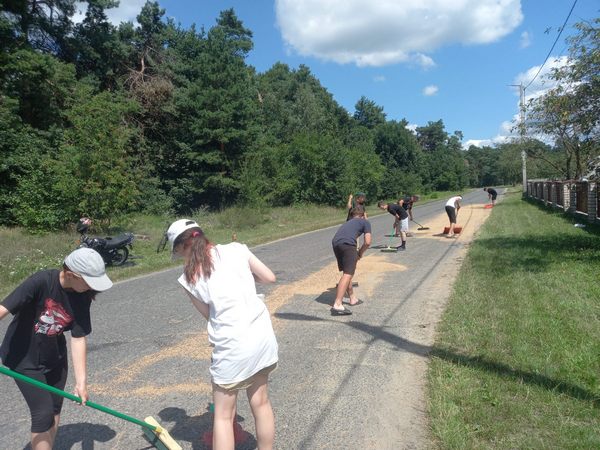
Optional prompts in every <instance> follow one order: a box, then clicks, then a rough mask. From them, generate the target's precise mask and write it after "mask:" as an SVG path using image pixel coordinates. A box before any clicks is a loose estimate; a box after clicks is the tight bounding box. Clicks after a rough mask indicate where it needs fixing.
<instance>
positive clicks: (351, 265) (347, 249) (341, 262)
mask: <svg viewBox="0 0 600 450" xmlns="http://www.w3.org/2000/svg"><path fill="white" fill-rule="evenodd" d="M351 213H352V219H350V220H348V221H346V223H344V224H343V225H342V226H341V227H340V228H339V229H338V230H337V232H336V233H335V236H333V239H332V240H331V245H332V246H333V253H334V254H335V258H336V260H337V264H338V269H339V270H340V272H342V277H341V278H340V281H339V282H338V285H337V290H336V295H335V300H334V302H333V305H332V306H331V310H330V311H331V315H332V316H347V315H350V314H352V311H350V310H349V309H347V308H345V307H344V305H343V303H342V301H343V299H344V294H347V295H348V298H349V304H350V305H351V306H354V305H359V304H360V303H362V300H359V299H358V298H356V295H355V294H354V289H353V288H352V277H353V276H354V273H355V272H356V264H357V262H358V260H359V259H360V258H362V256H363V255H364V253H365V252H366V251H367V249H368V248H369V246H370V245H371V224H370V223H369V221H368V220H367V219H365V214H364V212H363V211H362V210H361V209H359V208H353V209H352V211H351ZM361 235H364V241H363V245H362V246H361V247H360V249H359V250H358V251H357V250H356V245H357V242H358V239H359V238H360V236H361Z"/></svg>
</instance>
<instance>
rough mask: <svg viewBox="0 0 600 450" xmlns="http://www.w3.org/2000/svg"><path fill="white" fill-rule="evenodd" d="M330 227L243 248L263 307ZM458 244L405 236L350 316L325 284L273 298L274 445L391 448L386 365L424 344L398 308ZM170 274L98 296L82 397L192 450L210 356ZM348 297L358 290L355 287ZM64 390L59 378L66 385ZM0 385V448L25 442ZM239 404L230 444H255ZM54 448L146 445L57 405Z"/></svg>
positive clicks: (419, 209) (378, 224)
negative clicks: (395, 268)
mask: <svg viewBox="0 0 600 450" xmlns="http://www.w3.org/2000/svg"><path fill="white" fill-rule="evenodd" d="M486 197H487V194H486V193H484V192H482V191H476V192H473V193H469V194H466V195H465V199H464V202H463V203H464V204H469V203H484V202H485V200H486ZM444 203H445V199H444V200H440V201H435V202H432V203H429V204H425V205H419V206H416V207H415V210H414V212H415V218H416V219H417V220H418V221H419V222H420V223H422V224H424V225H426V224H427V221H428V220H432V219H433V218H434V217H436V216H439V215H440V214H443V213H444V206H443V205H444ZM342 220H343V219H342ZM370 221H371V223H372V226H373V236H374V242H373V246H378V245H385V244H387V243H388V242H389V238H386V237H384V235H385V234H389V232H390V230H391V224H392V217H391V216H390V215H389V214H384V215H381V216H376V217H373V218H371V219H370ZM459 222H460V221H459ZM411 225H412V227H416V225H414V224H411ZM336 228H337V227H331V228H327V229H323V230H318V231H315V232H310V233H305V234H302V235H299V236H295V237H293V238H288V239H283V240H279V241H275V242H273V243H270V244H265V245H261V246H258V247H255V248H253V249H252V250H253V252H254V253H255V254H256V255H257V256H258V257H259V258H260V259H262V260H263V261H264V262H265V263H266V264H267V265H268V266H270V267H271V268H272V269H273V270H274V272H275V273H276V275H277V278H278V281H277V283H276V284H275V285H273V286H266V287H265V286H260V287H259V291H260V292H263V293H265V294H266V298H267V302H269V293H271V292H272V291H273V290H274V289H277V288H278V287H280V286H283V285H286V284H292V283H301V282H302V280H306V278H307V277H308V276H309V275H310V274H314V273H316V272H318V271H320V270H322V269H324V268H325V267H326V266H328V265H330V264H331V263H332V262H333V260H334V259H333V254H332V251H331V238H332V236H333V234H334V233H335V230H336ZM440 231H441V230H439V231H438V230H432V233H433V232H440ZM460 245H461V243H460V240H458V241H454V240H447V241H445V242H442V241H440V240H439V239H421V238H416V239H411V240H409V246H408V250H407V251H406V252H403V253H397V254H389V259H390V261H395V262H398V263H402V264H406V267H407V268H406V270H404V271H402V272H400V273H394V274H393V275H390V274H387V275H385V274H384V277H383V278H382V280H381V283H380V286H378V287H377V289H375V290H374V291H373V292H372V293H371V295H370V298H368V299H366V300H367V301H368V302H367V304H365V305H361V307H362V306H364V309H358V308H361V307H356V309H355V311H356V312H355V314H354V315H353V316H351V317H350V318H349V319H347V318H332V317H331V316H330V315H329V311H328V307H327V306H326V305H327V303H328V302H329V301H330V300H331V293H332V289H331V288H333V286H330V288H329V289H325V290H323V292H322V294H321V295H317V296H315V295H312V294H311V295H306V294H302V293H301V292H300V293H299V294H298V295H294V297H293V299H292V301H287V302H285V303H283V305H282V306H281V307H280V308H279V309H278V311H277V313H276V318H277V320H278V321H279V322H280V323H281V324H282V325H281V326H278V327H277V328H276V333H277V338H278V342H279V346H280V364H279V367H278V369H277V371H276V372H275V373H274V374H273V376H272V381H271V383H270V386H271V389H270V391H271V399H272V403H273V407H274V410H275V416H276V421H277V437H276V443H277V445H276V447H277V448H280V449H314V448H323V449H325V448H327V449H338V448H344V449H352V448H369V447H370V446H371V447H372V448H377V447H376V446H379V448H382V447H381V442H388V443H389V446H385V447H386V448H398V447H396V446H395V445H394V442H395V438H394V436H393V435H390V429H393V427H391V428H390V427H389V426H387V428H386V423H384V422H385V421H386V420H387V419H386V418H389V417H391V416H393V415H394V411H397V410H399V409H401V408H402V405H398V404H389V403H390V401H391V398H392V396H389V395H387V392H389V390H390V389H394V384H393V383H394V380H395V379H396V377H395V376H394V374H390V373H389V372H388V368H390V367H393V364H390V362H391V361H394V360H395V359H398V358H402V355H403V354H410V353H415V354H426V353H427V349H426V348H421V347H420V346H418V345H416V344H414V343H411V342H408V341H406V340H404V339H403V338H401V335H402V333H401V331H402V329H403V327H404V328H406V327H407V326H414V324H407V323H406V321H405V314H404V310H403V308H407V307H408V306H406V305H407V304H408V303H407V302H408V301H409V300H410V298H411V295H412V293H413V292H414V291H415V290H416V289H417V288H418V287H419V286H421V285H422V284H423V283H427V282H429V281H430V279H431V277H432V276H434V275H435V271H436V268H437V267H439V265H440V264H443V262H444V259H445V258H446V257H447V256H448V255H449V254H450V253H451V252H452V251H453V249H455V248H457V247H460ZM369 252H378V250H376V249H374V250H369ZM381 255H384V254H381ZM386 255H387V254H386ZM166 257H168V256H167V254H166V253H165V258H166ZM180 273H181V270H180V269H171V270H167V271H163V272H159V273H154V274H151V275H148V276H143V277H140V278H136V279H132V280H128V281H124V282H120V283H117V284H115V286H114V287H113V289H111V290H110V291H109V292H107V293H104V294H101V295H99V296H98V299H97V301H96V302H95V303H94V304H93V311H92V318H93V327H94V329H93V333H92V334H91V335H90V337H89V355H88V371H89V383H90V384H91V385H92V386H93V387H103V388H99V389H97V391H96V392H92V393H91V394H92V397H91V399H92V400H94V401H96V402H98V403H101V404H104V405H106V406H108V407H111V408H113V409H117V410H119V411H122V412H124V413H127V414H131V415H133V416H135V417H139V418H144V417H145V416H148V415H152V416H154V417H155V418H156V419H157V420H159V422H161V424H163V425H164V426H165V427H166V428H167V429H169V430H170V432H171V435H172V436H173V437H174V438H175V439H176V440H177V441H179V443H180V444H181V445H182V446H183V447H184V448H193V449H202V448H206V447H205V445H204V444H203V443H202V440H203V438H205V439H206V438H207V434H206V433H207V432H208V431H210V429H211V415H210V413H209V412H208V410H207V406H208V402H209V400H210V393H209V390H208V389H209V385H208V381H209V375H208V364H209V361H208V358H207V357H205V356H203V355H204V353H206V342H204V341H202V342H198V344H197V349H196V347H195V344H194V342H196V341H194V340H195V339H197V338H198V333H199V332H201V331H202V330H204V329H205V328H206V325H205V323H204V320H203V319H202V318H201V317H200V316H199V315H198V314H197V313H196V312H195V310H194V309H193V308H192V306H191V305H190V304H189V301H188V300H187V298H186V297H185V295H184V294H183V293H182V291H181V288H180V287H179V286H178V283H177V278H178V276H179V274H180ZM359 273H360V269H359ZM357 277H358V278H359V279H360V275H357ZM358 292H359V295H361V294H360V286H359V291H358ZM413 307H414V305H413ZM340 319H341V320H340ZM8 323H9V318H7V319H5V320H4V321H2V322H0V335H2V336H3V335H4V332H5V330H6V327H7V326H8ZM204 339H205V338H204ZM186 340H187V341H186ZM190 340H191V342H192V344H191V345H190V344H189V341H190ZM185 342H188V344H185ZM178 349H179V350H178ZM196 350H197V352H198V353H196ZM188 356H189V357H188ZM71 387H72V377H71V376H70V379H69V383H68V384H67V390H69V389H70V388H71ZM140 388H143V389H140ZM0 392H2V401H1V407H0V427H1V430H2V432H1V434H0V450H4V449H7V450H8V449H23V448H26V446H27V442H28V439H29V414H28V413H27V411H26V406H25V403H24V401H23V399H22V397H21V396H20V394H19V393H18V391H17V389H16V386H15V385H14V382H13V381H12V380H11V379H9V378H7V377H1V378H0ZM238 408H239V410H238V414H239V421H240V425H241V427H242V428H243V429H244V430H246V433H243V434H240V437H239V438H240V440H241V441H244V442H242V443H240V445H238V447H237V448H239V449H246V448H255V440H254V437H253V433H254V430H253V428H254V425H253V420H252V417H251V414H250V412H249V409H248V406H247V402H246V401H245V398H244V396H243V395H240V399H239V401H238ZM388 425H389V424H388ZM384 429H385V430H384ZM380 430H384V432H385V435H383V436H382V435H381V434H380ZM248 432H249V433H248ZM369 442H371V443H372V445H369ZM55 448H56V449H71V448H84V449H92V448H94V449H105V448H115V449H128V450H129V449H142V448H148V444H147V443H145V441H144V440H143V438H142V437H141V432H140V431H139V428H138V427H137V426H135V425H132V424H129V423H127V422H124V421H122V420H119V419H116V418H113V417H111V416H108V415H105V414H102V413H100V412H97V411H94V410H91V409H90V408H83V407H78V406H76V405H74V404H72V403H70V402H68V401H67V402H66V403H65V406H64V408H63V415H62V420H61V427H60V428H59V433H58V438H57V441H56V445H55Z"/></svg>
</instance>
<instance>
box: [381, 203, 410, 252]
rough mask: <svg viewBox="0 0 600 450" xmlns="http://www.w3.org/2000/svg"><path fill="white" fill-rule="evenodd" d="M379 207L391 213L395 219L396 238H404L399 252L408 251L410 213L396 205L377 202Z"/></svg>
mask: <svg viewBox="0 0 600 450" xmlns="http://www.w3.org/2000/svg"><path fill="white" fill-rule="evenodd" d="M377 206H378V207H379V208H381V209H383V210H384V211H387V212H389V213H390V214H391V215H392V216H394V217H395V220H394V232H395V235H396V236H400V237H402V245H401V246H400V247H398V250H406V232H407V231H408V213H407V212H406V210H405V209H404V208H403V207H402V206H400V205H398V204H395V203H385V202H377Z"/></svg>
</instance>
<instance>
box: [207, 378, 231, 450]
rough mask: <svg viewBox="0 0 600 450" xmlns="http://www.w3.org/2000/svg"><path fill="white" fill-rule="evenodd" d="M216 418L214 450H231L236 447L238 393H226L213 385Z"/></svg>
mask: <svg viewBox="0 0 600 450" xmlns="http://www.w3.org/2000/svg"><path fill="white" fill-rule="evenodd" d="M213 402H214V405H215V416H214V424H213V449H214V450H231V449H233V448H234V447H235V439H234V435H233V421H234V420H235V412H236V402H237V391H226V390H224V389H221V388H220V387H219V386H217V385H216V384H213Z"/></svg>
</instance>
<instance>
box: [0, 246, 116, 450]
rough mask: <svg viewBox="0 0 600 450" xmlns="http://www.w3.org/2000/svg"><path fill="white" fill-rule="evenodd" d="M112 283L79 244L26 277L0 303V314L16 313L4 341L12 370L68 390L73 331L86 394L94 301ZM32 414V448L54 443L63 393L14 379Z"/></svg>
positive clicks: (94, 255)
mask: <svg viewBox="0 0 600 450" xmlns="http://www.w3.org/2000/svg"><path fill="white" fill-rule="evenodd" d="M111 286H112V282H111V281H110V279H109V278H108V276H107V275H106V272H105V268H104V261H103V260H102V257H101V256H100V254H99V253H98V252H96V251H95V250H92V249H91V248H79V249H77V250H75V251H73V252H71V253H70V254H69V255H68V256H67V257H66V258H65V260H64V263H63V268H62V270H43V271H41V272H37V273H35V274H34V275H32V276H30V277H29V278H28V279H26V280H25V281H24V282H23V283H21V285H20V286H18V287H17V288H16V289H15V290H14V291H13V292H12V293H11V294H9V296H8V297H6V299H4V301H3V302H2V304H0V319H3V318H4V317H5V316H7V315H8V314H9V313H10V314H13V315H14V318H13V320H12V322H11V323H10V325H9V326H8V329H7V330H6V335H5V336H4V340H3V341H2V346H0V358H2V363H3V364H4V365H5V366H7V367H8V368H9V369H12V370H14V371H16V372H19V373H21V374H23V375H26V376H28V377H30V378H34V379H36V380H38V381H41V382H42V383H46V384H48V385H50V386H54V387H55V388H58V389H60V390H64V387H65V384H66V381H67V372H68V367H69V365H68V361H67V344H66V339H65V336H64V332H65V331H70V332H71V355H72V356H71V357H72V361H73V370H74V372H75V391H74V394H75V395H77V396H79V397H81V399H82V401H83V403H84V404H85V402H86V401H87V399H88V393H87V369H86V354H87V344H86V336H87V335H88V334H90V333H91V332H92V324H91V320H90V305H91V303H92V300H93V299H94V296H95V295H96V293H98V292H101V291H105V290H107V289H109V288H110V287H111ZM15 381H16V383H17V386H18V388H19V390H20V391H21V394H22V395H23V397H24V398H25V401H26V402H27V406H28V407H29V410H30V414H31V448H32V450H50V449H52V446H53V444H54V438H55V437H56V431H57V429H58V422H59V419H60V412H61V409H62V403H63V398H62V397H60V396H58V395H54V394H51V393H50V392H48V391H45V390H42V389H39V388H37V387H34V386H32V385H30V384H28V383H26V382H24V381H19V380H15Z"/></svg>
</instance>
